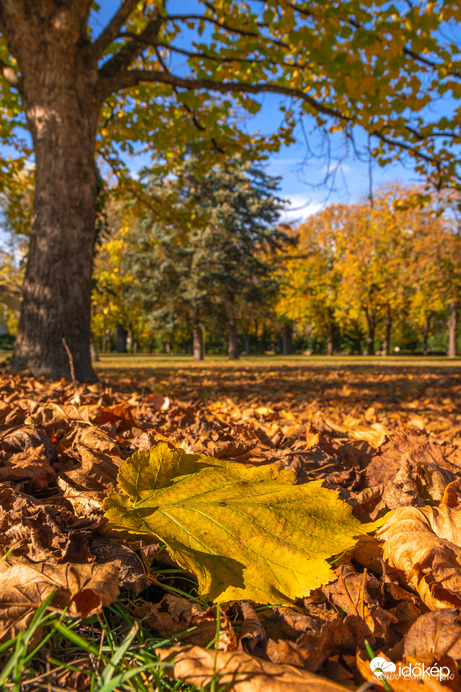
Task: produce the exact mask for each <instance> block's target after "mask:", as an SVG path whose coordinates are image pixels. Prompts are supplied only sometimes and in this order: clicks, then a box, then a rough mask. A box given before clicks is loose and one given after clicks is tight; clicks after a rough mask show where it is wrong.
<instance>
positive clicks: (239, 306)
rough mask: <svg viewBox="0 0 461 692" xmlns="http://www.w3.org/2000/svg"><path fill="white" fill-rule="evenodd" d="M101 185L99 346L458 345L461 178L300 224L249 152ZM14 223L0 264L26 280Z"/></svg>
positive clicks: (396, 192) (383, 195) (357, 348)
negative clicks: (455, 184)
mask: <svg viewBox="0 0 461 692" xmlns="http://www.w3.org/2000/svg"><path fill="white" fill-rule="evenodd" d="M26 183H27V181H26V180H25V184H24V189H25V190H27V189H28V187H27V185H26ZM102 189H103V193H101V195H100V196H99V197H98V200H99V206H100V207H101V208H100V209H99V208H98V218H99V219H100V222H99V224H98V227H97V229H96V231H97V237H98V244H97V249H96V255H95V272H94V278H93V300H92V334H93V343H94V346H95V349H96V351H102V352H107V351H114V350H117V351H120V352H126V351H131V352H136V351H151V352H152V351H155V352H167V353H169V352H176V353H192V354H193V356H194V358H195V359H196V360H201V359H202V358H204V356H205V353H206V352H208V353H227V354H228V357H229V358H230V359H235V358H238V357H239V354H240V353H241V352H242V351H243V352H245V353H246V354H250V353H253V354H261V353H267V352H270V353H272V352H273V353H284V354H288V353H290V352H307V353H327V354H333V353H344V354H364V353H365V354H368V355H373V354H375V353H377V352H379V353H382V354H387V355H389V354H391V353H394V352H400V353H404V352H409V353H415V352H417V353H422V354H429V353H430V352H432V353H445V352H447V353H448V354H449V355H451V356H454V355H456V354H457V338H458V321H459V319H458V314H459V310H460V306H461V211H460V200H459V193H457V192H455V191H446V192H441V193H429V192H428V191H427V190H425V189H422V188H411V189H409V188H404V187H401V186H400V187H399V186H397V185H393V186H389V187H387V188H385V189H381V190H379V191H378V192H377V193H376V194H375V195H374V198H373V200H371V201H370V200H369V199H367V200H363V201H359V202H357V203H355V204H336V205H330V206H328V207H327V208H325V209H324V210H322V211H320V212H319V213H317V214H315V215H313V216H311V217H309V218H308V219H307V220H306V221H305V222H304V223H303V224H301V225H299V226H297V227H294V226H288V225H283V224H281V222H280V219H281V218H283V217H282V212H283V209H284V205H285V203H284V201H283V200H282V199H281V197H280V193H279V180H278V179H277V178H274V177H271V176H269V175H267V173H265V171H264V169H263V168H262V167H261V164H257V163H255V162H248V161H246V162H244V161H241V160H239V158H238V157H235V158H234V159H233V160H232V161H229V162H227V163H225V164H220V165H216V166H214V167H212V168H209V167H207V168H205V169H203V168H202V166H201V163H200V159H199V158H196V157H194V156H193V155H191V154H190V155H188V156H186V157H184V158H183V160H182V162H181V163H180V164H179V165H178V166H177V167H176V168H175V172H174V174H171V175H170V176H168V177H167V178H166V179H165V177H164V176H163V174H162V171H161V169H158V168H157V167H156V166H155V165H153V166H152V167H151V168H150V169H149V170H146V171H144V172H143V174H142V175H141V177H140V179H139V180H138V181H137V182H136V185H135V186H134V187H133V189H132V190H129V189H127V188H126V187H125V188H124V190H123V193H121V192H120V189H118V190H117V189H115V188H113V189H110V188H109V187H108V186H106V187H105V188H102ZM13 202H15V200H14V199H13ZM2 205H3V207H4V208H5V209H6V208H7V207H6V205H5V204H3V203H2ZM10 206H11V205H10ZM13 206H14V205H13ZM5 218H6V219H7V220H9V219H14V218H15V214H14V213H13V214H12V213H11V210H10V209H9V207H8V208H7V213H6V214H5ZM7 226H8V224H7ZM8 233H9V235H7V236H5V238H6V240H8V238H9V239H10V240H11V239H12V240H13V241H14V242H13V243H12V244H11V242H10V241H8V243H4V245H5V249H4V250H3V252H2V254H1V257H0V259H1V262H0V275H1V277H3V278H2V281H3V283H4V284H5V286H6V285H7V284H8V282H9V283H10V284H11V285H12V287H14V288H15V290H18V289H17V287H18V286H19V285H20V283H21V280H22V274H23V265H24V262H22V265H20V264H18V257H20V256H21V254H22V255H24V249H25V247H26V242H25V239H24V238H22V239H21V237H20V236H18V235H17V230H16V229H15V227H14V223H13V224H10V225H9V226H8ZM15 238H20V245H21V248H22V249H21V252H19V251H18V245H17V242H16V240H15ZM18 242H19V241H18ZM9 245H11V247H12V248H13V249H12V251H11V252H9V251H8V250H9ZM8 326H9V328H10V330H11V331H13V332H14V330H15V328H16V327H17V318H13V319H11V318H10V320H9V325H8Z"/></svg>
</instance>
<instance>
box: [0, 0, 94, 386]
mask: <svg viewBox="0 0 461 692" xmlns="http://www.w3.org/2000/svg"><path fill="white" fill-rule="evenodd" d="M88 7H89V6H88ZM60 11H61V14H60V13H59V12H58V10H57V3H48V4H45V3H42V2H37V3H35V4H34V3H29V2H24V1H21V0H5V2H3V3H2V19H3V21H4V24H5V35H6V37H7V40H8V44H9V48H10V50H11V51H12V52H13V54H14V55H15V57H16V59H17V61H18V65H19V68H20V70H21V74H22V85H21V88H22V94H23V102H24V109H25V113H26V119H27V125H28V128H29V131H30V133H31V136H32V140H33V144H34V151H35V181H36V184H35V197H34V210H33V216H32V223H31V228H30V244H29V254H28V260H27V267H26V274H25V281H24V289H23V301H22V307H21V315H20V320H19V328H18V336H17V339H16V343H15V347H14V352H13V356H12V359H11V362H10V366H9V367H10V370H11V371H13V372H16V371H21V370H24V369H26V368H28V369H29V370H30V371H31V372H32V374H33V375H35V376H38V375H44V376H46V377H50V378H53V379H59V378H61V377H65V378H67V379H70V364H69V360H70V358H69V356H68V355H67V350H66V348H65V346H64V343H66V344H67V347H68V349H69V352H70V355H71V358H72V360H73V364H74V369H75V377H76V379H77V380H80V381H95V380H96V379H97V377H96V375H95V373H94V371H93V369H92V367H91V355H90V343H91V333H90V305H91V275H92V269H93V249H94V235H95V224H94V220H95V191H96V176H95V162H94V152H95V139H96V128H97V121H98V113H99V107H100V99H99V97H98V95H97V93H96V81H97V65H96V62H95V61H93V60H91V59H90V58H89V50H88V49H87V46H88V43H87V38H86V35H85V23H86V17H85V13H84V6H83V5H82V3H73V4H72V3H65V4H64V3H63V4H61V8H60ZM25 36H27V40H26V39H25V38H24V37H25Z"/></svg>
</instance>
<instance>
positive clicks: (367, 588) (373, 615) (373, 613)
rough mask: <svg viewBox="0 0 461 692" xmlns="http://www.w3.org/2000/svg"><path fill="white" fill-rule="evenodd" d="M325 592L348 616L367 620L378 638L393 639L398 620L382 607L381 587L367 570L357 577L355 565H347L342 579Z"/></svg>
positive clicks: (341, 575) (325, 588)
mask: <svg viewBox="0 0 461 692" xmlns="http://www.w3.org/2000/svg"><path fill="white" fill-rule="evenodd" d="M322 591H323V593H324V594H325V595H326V596H327V597H328V599H329V600H330V602H331V603H333V604H334V605H336V606H338V607H339V608H341V609H342V610H344V611H345V612H346V613H347V615H357V616H359V617H361V618H363V620H364V621H365V623H366V625H367V626H368V627H369V629H370V631H371V632H372V634H373V635H374V636H375V638H379V639H383V640H386V642H387V641H388V640H389V637H390V636H391V635H390V632H389V627H390V625H391V624H394V623H396V622H397V618H396V617H395V616H394V615H393V614H392V613H390V612H388V611H387V610H384V609H383V608H382V607H381V605H380V604H379V602H378V598H379V596H380V594H381V585H380V583H379V581H378V580H377V579H376V577H374V576H372V575H370V574H368V573H367V572H366V571H365V572H364V573H363V574H357V572H355V570H354V569H353V568H352V567H351V566H349V565H343V566H342V567H340V569H339V579H338V580H337V581H336V582H334V583H333V584H330V585H328V586H324V587H322Z"/></svg>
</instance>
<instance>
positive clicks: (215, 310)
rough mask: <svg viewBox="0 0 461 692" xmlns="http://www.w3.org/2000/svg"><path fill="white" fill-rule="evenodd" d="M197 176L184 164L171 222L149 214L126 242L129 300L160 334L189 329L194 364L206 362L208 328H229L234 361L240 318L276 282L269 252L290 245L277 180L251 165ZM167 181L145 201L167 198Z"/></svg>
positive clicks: (174, 184) (154, 182)
mask: <svg viewBox="0 0 461 692" xmlns="http://www.w3.org/2000/svg"><path fill="white" fill-rule="evenodd" d="M194 170H195V167H194V160H191V161H187V160H186V161H185V163H184V165H183V166H182V167H181V168H180V169H176V171H175V175H174V177H173V178H172V179H171V180H170V181H169V185H168V186H167V191H166V199H165V201H166V203H168V202H169V204H170V205H173V206H174V208H175V218H174V219H173V220H172V221H170V223H168V222H167V220H166V219H165V220H164V222H163V223H161V224H160V223H158V220H157V216H156V214H153V213H152V211H146V213H145V215H144V217H143V218H142V219H141V220H140V222H139V223H138V224H137V225H136V226H135V228H134V229H133V231H132V232H131V233H130V234H129V235H128V236H127V242H128V245H129V248H130V249H129V251H128V252H127V253H126V255H125V258H124V262H123V264H122V266H123V267H124V269H125V273H126V276H127V277H129V279H128V281H129V291H128V296H129V298H131V299H132V300H134V302H137V303H139V302H142V303H143V304H144V306H145V309H146V312H147V315H148V316H149V318H150V320H151V322H152V324H153V325H154V326H155V327H156V328H157V329H158V330H159V331H161V330H162V329H163V331H165V328H167V329H168V328H171V325H172V324H175V323H179V324H184V322H186V323H188V325H189V327H190V330H191V332H192V337H193V354H194V358H195V360H201V359H202V358H203V350H204V349H203V327H204V326H208V327H209V326H213V325H215V324H219V323H223V322H224V323H225V324H226V326H227V331H228V355H229V358H230V359H236V358H238V335H237V322H238V319H239V318H240V317H241V313H242V312H243V311H245V309H247V308H248V307H249V306H254V305H259V306H261V303H262V300H263V298H264V297H265V296H266V295H267V290H265V289H266V286H267V284H271V283H273V282H271V279H270V276H269V274H270V269H271V266H270V257H271V253H273V252H274V251H275V250H276V249H277V248H279V247H281V245H282V244H284V243H285V242H286V241H287V240H288V238H287V236H286V233H285V232H284V230H283V229H282V228H280V227H278V222H279V217H280V212H281V210H282V208H283V203H282V200H281V199H280V198H279V197H278V196H277V192H278V183H279V181H278V180H277V179H276V178H273V177H271V176H269V175H267V174H266V173H265V172H264V171H263V170H262V169H261V168H258V167H256V166H254V165H251V164H250V163H245V164H239V163H237V162H233V163H230V162H229V163H228V164H226V165H221V166H214V167H213V168H211V169H210V170H209V171H208V172H207V173H206V174H205V175H203V176H201V177H200V178H197V177H196V175H195V172H194ZM162 182H163V181H161V180H159V179H158V178H157V177H155V176H151V178H150V180H149V183H148V185H147V189H146V196H147V197H150V198H153V199H158V198H160V197H162V196H165V194H164V193H163V190H162Z"/></svg>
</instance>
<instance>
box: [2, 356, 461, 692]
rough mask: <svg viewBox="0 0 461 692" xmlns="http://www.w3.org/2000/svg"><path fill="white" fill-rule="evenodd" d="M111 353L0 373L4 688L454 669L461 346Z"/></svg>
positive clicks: (217, 686)
mask: <svg viewBox="0 0 461 692" xmlns="http://www.w3.org/2000/svg"><path fill="white" fill-rule="evenodd" d="M120 364H121V363H120V362H119V363H118V364H117V363H114V364H113V365H114V366H113V367H110V364H108V363H107V361H106V362H105V363H104V362H103V364H102V366H101V367H100V369H99V374H100V377H101V382H100V383H98V384H95V385H91V386H85V385H76V384H75V385H74V384H69V383H65V382H61V383H50V382H48V381H44V380H36V379H33V378H27V377H23V378H21V377H19V376H14V377H12V376H8V375H7V374H6V373H3V374H1V377H0V395H1V403H0V424H1V426H2V427H1V440H0V449H1V464H0V482H1V485H0V527H1V533H0V546H1V549H2V552H3V559H2V560H1V561H0V636H1V638H2V642H3V643H2V644H0V659H1V660H0V664H1V665H0V668H1V669H2V672H1V673H0V685H2V689H18V690H19V689H21V690H22V689H24V690H29V689H33V690H37V689H43V690H46V689H52V690H55V689H66V690H86V689H97V690H104V691H109V690H151V689H159V690H169V689H171V690H173V689H178V690H179V689H182V690H192V689H195V688H198V689H214V690H224V689H226V690H230V689H235V690H239V691H244V690H250V691H253V690H269V691H271V690H297V689H300V690H301V689H305V690H314V692H315V690H319V691H320V690H331V691H334V690H344V689H350V690H356V689H358V688H359V687H360V686H363V685H364V684H365V683H366V682H367V681H369V682H370V687H367V689H373V686H372V685H374V688H375V689H378V690H379V689H381V690H382V689H387V690H389V689H391V690H395V691H397V692H399V691H400V690H413V689H414V690H424V689H428V690H441V689H452V690H456V689H461V684H460V681H459V677H458V670H457V662H458V660H460V659H461V644H460V641H461V617H460V615H459V610H458V608H459V607H460V606H461V510H460V507H461V504H459V498H460V497H461V404H460V390H461V371H460V369H459V367H458V366H457V364H456V363H454V364H453V365H449V364H448V362H447V361H444V362H440V363H437V362H435V363H434V364H433V365H427V364H426V363H425V364H424V366H423V367H421V366H417V365H415V364H414V363H412V364H411V365H410V364H409V365H402V364H400V365H395V366H393V365H386V366H376V365H372V364H369V363H367V364H364V365H360V364H354V365H350V364H348V363H347V362H345V363H343V364H336V365H335V366H328V365H326V364H318V363H317V364H315V365H309V361H308V360H307V359H306V360H305V361H304V362H303V363H299V362H295V361H292V362H290V361H287V363H286V364H280V363H272V364H271V363H270V361H269V362H268V364H261V363H251V362H249V361H246V362H245V361H243V362H242V363H239V364H238V365H233V366H225V365H221V366H219V367H218V366H216V365H215V366H213V365H206V366H200V367H195V368H191V367H189V366H188V365H187V364H186V363H178V362H176V363H172V364H171V365H170V366H168V365H165V364H158V365H157V366H155V365H154V366H153V365H152V364H150V365H149V364H147V363H146V364H144V363H141V364H140V366H139V367H137V368H135V367H130V368H126V367H125V368H124V367H123V363H122V367H115V365H118V366H120ZM103 504H104V507H103ZM391 510H393V511H392V513H390V511H391ZM181 522H183V523H181ZM373 657H381V658H383V659H384V660H385V661H387V662H393V663H394V664H395V670H394V672H393V673H392V675H388V676H387V677H386V676H383V675H382V674H380V673H379V671H378V672H376V671H375V672H373V670H372V667H370V659H371V658H373ZM422 666H423V668H422ZM392 669H393V667H392ZM427 670H431V671H432V673H427ZM421 671H423V672H421ZM424 671H426V673H424ZM371 683H372V684H371ZM365 687H366V684H365V686H364V687H363V688H362V689H365Z"/></svg>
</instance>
